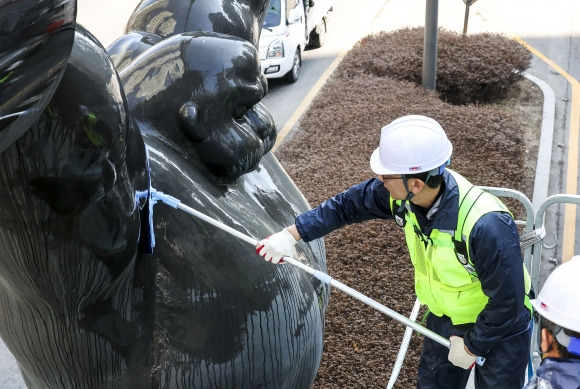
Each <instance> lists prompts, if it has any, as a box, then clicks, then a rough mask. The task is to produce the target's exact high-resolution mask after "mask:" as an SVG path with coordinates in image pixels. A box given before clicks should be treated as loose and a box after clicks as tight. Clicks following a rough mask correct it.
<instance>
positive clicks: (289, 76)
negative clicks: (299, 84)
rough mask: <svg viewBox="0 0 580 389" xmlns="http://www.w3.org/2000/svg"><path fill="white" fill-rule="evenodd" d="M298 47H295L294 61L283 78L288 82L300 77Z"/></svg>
mask: <svg viewBox="0 0 580 389" xmlns="http://www.w3.org/2000/svg"><path fill="white" fill-rule="evenodd" d="M300 62H301V61H300V49H298V48H296V52H295V53H294V62H293V63H292V69H290V71H289V72H288V73H286V75H285V76H284V79H285V80H286V81H288V82H296V81H298V77H300Z"/></svg>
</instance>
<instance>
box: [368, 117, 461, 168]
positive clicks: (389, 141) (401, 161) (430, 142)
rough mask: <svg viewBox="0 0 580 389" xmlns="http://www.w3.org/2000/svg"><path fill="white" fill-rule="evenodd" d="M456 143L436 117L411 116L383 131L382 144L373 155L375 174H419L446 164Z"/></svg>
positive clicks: (372, 166)
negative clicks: (450, 138) (452, 142)
mask: <svg viewBox="0 0 580 389" xmlns="http://www.w3.org/2000/svg"><path fill="white" fill-rule="evenodd" d="M452 151H453V146H452V145H451V142H450V141H449V139H447V135H445V131H443V128H442V127H441V125H440V124H439V123H437V122H436V121H435V120H433V119H431V118H428V117H427V116H422V115H409V116H403V117H400V118H398V119H397V120H394V121H392V122H391V123H389V124H388V125H386V126H385V127H383V128H382V130H381V141H380V143H379V147H377V149H376V150H375V151H374V152H373V154H372V155H371V169H372V170H373V172H375V174H415V173H422V172H428V171H430V170H433V169H435V168H438V167H441V166H444V165H445V164H446V163H447V161H449V158H450V157H451V152H452Z"/></svg>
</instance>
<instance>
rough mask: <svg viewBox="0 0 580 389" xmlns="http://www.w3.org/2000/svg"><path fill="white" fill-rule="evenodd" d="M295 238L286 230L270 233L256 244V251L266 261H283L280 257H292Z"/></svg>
mask: <svg viewBox="0 0 580 389" xmlns="http://www.w3.org/2000/svg"><path fill="white" fill-rule="evenodd" d="M295 244H296V239H294V237H293V236H292V234H291V233H290V232H289V231H288V230H287V229H285V228H284V229H283V230H282V231H280V232H278V233H276V234H274V235H270V236H268V237H266V238H264V239H262V240H261V241H259V242H258V244H256V252H257V253H258V255H259V256H261V257H262V258H264V259H265V260H266V261H270V262H272V263H284V261H283V260H282V257H292V256H293V254H294V245H295Z"/></svg>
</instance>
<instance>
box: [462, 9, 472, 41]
mask: <svg viewBox="0 0 580 389" xmlns="http://www.w3.org/2000/svg"><path fill="white" fill-rule="evenodd" d="M470 5H471V4H470V3H469V2H466V3H465V19H464V20H463V36H465V35H467V21H468V20H469V6H470Z"/></svg>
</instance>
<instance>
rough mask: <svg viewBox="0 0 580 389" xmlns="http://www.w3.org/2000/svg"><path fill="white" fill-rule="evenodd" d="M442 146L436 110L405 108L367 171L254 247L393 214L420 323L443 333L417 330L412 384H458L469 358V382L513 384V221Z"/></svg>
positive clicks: (279, 250) (517, 364)
mask: <svg viewBox="0 0 580 389" xmlns="http://www.w3.org/2000/svg"><path fill="white" fill-rule="evenodd" d="M451 153H452V145H451V142H450V141H449V139H448V138H447V136H446V134H445V132H444V130H443V128H442V127H441V125H440V124H439V123H437V122H436V121H435V120H433V119H431V118H428V117H425V116H421V115H410V116H404V117H401V118H399V119H397V120H395V121H393V122H391V123H390V124H388V125H387V126H385V127H383V129H382V131H381V138H380V143H379V147H378V148H377V149H376V150H375V151H374V152H373V154H372V155H371V158H370V165H371V169H372V170H373V172H374V173H375V174H376V175H377V177H376V178H371V179H369V180H367V181H364V182H362V183H360V184H357V185H355V186H353V187H351V188H350V189H348V190H346V191H345V192H343V193H340V194H337V195H335V196H334V197H332V198H330V199H329V200H327V201H325V202H323V203H322V204H320V205H319V206H318V207H316V208H314V209H312V210H310V211H307V212H305V213H304V214H301V215H299V216H298V217H297V218H296V220H295V224H294V225H291V226H289V227H287V228H285V229H283V230H282V231H280V232H278V233H276V234H274V235H271V236H269V237H267V238H265V239H262V240H261V241H260V242H258V244H257V245H256V251H257V252H258V254H259V255H261V256H262V257H264V258H265V259H266V260H268V261H271V262H273V263H281V262H283V261H282V258H283V257H284V256H289V257H292V256H293V252H294V251H293V250H294V245H295V244H296V242H297V241H299V240H300V239H302V240H304V241H306V242H308V241H311V240H314V239H317V238H320V237H322V236H324V235H326V234H328V233H329V232H331V231H333V230H336V229H338V228H340V227H342V226H344V225H346V224H352V223H359V222H363V221H365V220H370V219H393V220H395V222H396V223H397V224H398V225H399V226H400V227H401V228H403V231H404V233H405V239H406V242H407V246H408V248H409V252H410V257H411V261H412V263H413V266H414V269H415V292H416V293H417V297H418V299H419V301H420V302H421V303H422V304H425V305H427V308H428V309H429V312H430V313H429V315H428V317H427V323H426V326H427V328H428V329H430V330H432V331H434V332H435V333H438V334H439V335H441V336H444V337H446V338H449V339H450V343H451V347H450V349H447V348H446V347H444V346H442V345H441V344H439V343H437V342H435V341H434V340H431V339H429V338H425V339H424V341H423V349H422V351H421V359H420V362H419V368H418V383H417V387H418V388H419V389H430V388H439V389H440V388H449V389H451V388H453V389H456V388H462V387H465V384H466V383H467V380H468V378H469V375H470V373H471V369H472V368H474V369H475V370H474V373H475V376H474V378H475V387H476V389H481V388H507V389H512V388H513V389H520V388H521V387H522V386H523V384H524V380H525V371H526V366H527V363H528V360H529V349H530V320H531V309H530V308H531V305H530V304H529V299H528V296H527V292H529V282H526V281H529V276H527V273H526V271H525V268H524V266H523V258H522V253H521V250H520V240H519V235H518V230H517V228H516V224H515V222H514V220H513V218H512V215H511V214H510V212H509V211H508V209H507V208H506V207H505V206H504V205H503V204H502V203H501V201H500V200H499V199H497V198H496V197H495V196H492V195H491V194H489V193H487V192H484V191H483V190H481V189H480V188H477V187H475V186H473V185H472V184H471V183H469V182H468V181H467V180H466V179H465V178H463V177H462V176H461V175H459V174H458V173H455V172H453V171H451V170H450V169H448V168H447V167H446V166H447V165H448V164H449V161H450V157H451ZM477 356H479V357H480V358H477ZM484 359H485V362H483V363H482V361H483V360H484ZM476 361H477V362H478V364H475V362H476ZM474 366H475V367H474Z"/></svg>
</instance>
